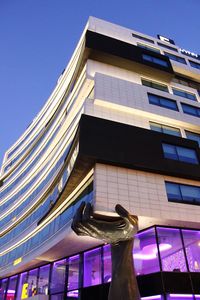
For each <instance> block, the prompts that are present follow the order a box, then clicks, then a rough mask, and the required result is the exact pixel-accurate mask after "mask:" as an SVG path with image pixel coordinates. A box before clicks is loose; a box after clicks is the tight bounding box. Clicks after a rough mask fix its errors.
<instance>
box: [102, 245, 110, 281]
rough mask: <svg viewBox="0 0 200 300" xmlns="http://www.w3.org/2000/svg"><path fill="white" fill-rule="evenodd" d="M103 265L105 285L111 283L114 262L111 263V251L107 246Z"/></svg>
mask: <svg viewBox="0 0 200 300" xmlns="http://www.w3.org/2000/svg"><path fill="white" fill-rule="evenodd" d="M103 264H104V274H103V281H104V283H106V282H110V281H111V278H112V262H111V249H110V245H105V246H104V247H103Z"/></svg>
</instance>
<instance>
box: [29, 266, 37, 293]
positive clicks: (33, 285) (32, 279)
mask: <svg viewBox="0 0 200 300" xmlns="http://www.w3.org/2000/svg"><path fill="white" fill-rule="evenodd" d="M37 278H38V269H34V270H31V271H29V272H28V296H29V297H33V296H35V295H36V294H37Z"/></svg>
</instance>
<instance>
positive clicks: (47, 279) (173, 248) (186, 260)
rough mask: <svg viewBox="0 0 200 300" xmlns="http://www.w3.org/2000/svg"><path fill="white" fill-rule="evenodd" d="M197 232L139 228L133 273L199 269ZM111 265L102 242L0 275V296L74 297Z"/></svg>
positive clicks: (108, 273)
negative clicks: (86, 248)
mask: <svg viewBox="0 0 200 300" xmlns="http://www.w3.org/2000/svg"><path fill="white" fill-rule="evenodd" d="M199 233H200V231H199V230H191V229H178V228H167V227H159V226H155V227H152V228H148V229H146V230H144V231H142V232H139V233H138V234H137V235H136V236H135V243H134V249H133V257H134V266H135V271H136V274H137V275H145V274H152V273H155V272H160V271H165V272H197V273H198V272H200V251H199ZM111 268H112V266H111V251H110V246H109V245H104V246H101V247H97V248H95V249H92V250H87V251H85V252H84V253H80V254H77V255H73V256H71V257H68V258H64V259H60V260H58V261H56V262H52V263H49V264H46V265H44V266H40V267H39V268H35V269H32V270H29V271H24V272H23V273H21V274H18V275H14V276H11V277H10V278H3V279H1V280H0V299H1V300H10V299H16V300H21V299H25V298H28V297H32V296H35V295H55V298H54V297H52V296H51V299H63V298H62V297H61V298H59V295H60V294H61V293H65V294H66V295H67V296H68V297H69V296H71V297H72V298H69V299H73V296H74V298H76V299H78V298H77V297H78V293H79V291H78V290H80V289H81V288H84V287H88V286H95V285H98V284H103V283H107V282H109V281H111V278H112V270H111ZM72 291H74V292H72ZM56 297H58V298H56ZM65 299H66V298H65ZM67 299H68V298H67ZM152 299H153V298H152ZM155 299H158V298H157V297H156V298H155ZM179 299H184V298H183V297H182V298H179Z"/></svg>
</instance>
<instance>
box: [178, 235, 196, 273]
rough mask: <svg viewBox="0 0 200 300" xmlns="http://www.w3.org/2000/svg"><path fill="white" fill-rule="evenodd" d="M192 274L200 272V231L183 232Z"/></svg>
mask: <svg viewBox="0 0 200 300" xmlns="http://www.w3.org/2000/svg"><path fill="white" fill-rule="evenodd" d="M182 233H183V240H184V245H185V251H186V256H187V261H188V265H189V269H190V272H200V231H195V230H182Z"/></svg>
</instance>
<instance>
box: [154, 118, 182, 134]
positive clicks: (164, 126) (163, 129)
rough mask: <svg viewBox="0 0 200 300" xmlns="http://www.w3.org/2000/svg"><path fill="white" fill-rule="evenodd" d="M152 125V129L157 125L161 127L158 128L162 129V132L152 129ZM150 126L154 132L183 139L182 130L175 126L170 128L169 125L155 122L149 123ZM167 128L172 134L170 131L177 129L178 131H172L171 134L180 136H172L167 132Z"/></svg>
mask: <svg viewBox="0 0 200 300" xmlns="http://www.w3.org/2000/svg"><path fill="white" fill-rule="evenodd" d="M151 124H152V127H153V125H154V124H155V126H156V125H159V126H160V127H159V126H157V128H160V129H161V130H160V131H158V130H154V129H153V128H152V127H151ZM149 125H150V128H151V130H152V131H156V132H160V133H164V134H169V135H172V136H178V137H182V135H181V130H180V128H177V127H173V126H168V125H165V124H161V123H157V122H153V121H150V122H149ZM165 128H166V129H168V130H169V132H170V129H176V130H174V131H173V130H172V131H171V132H177V133H180V135H178V134H170V133H167V132H165Z"/></svg>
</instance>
